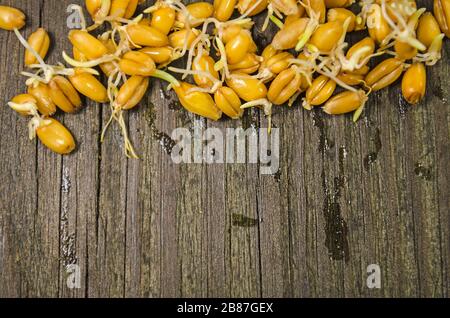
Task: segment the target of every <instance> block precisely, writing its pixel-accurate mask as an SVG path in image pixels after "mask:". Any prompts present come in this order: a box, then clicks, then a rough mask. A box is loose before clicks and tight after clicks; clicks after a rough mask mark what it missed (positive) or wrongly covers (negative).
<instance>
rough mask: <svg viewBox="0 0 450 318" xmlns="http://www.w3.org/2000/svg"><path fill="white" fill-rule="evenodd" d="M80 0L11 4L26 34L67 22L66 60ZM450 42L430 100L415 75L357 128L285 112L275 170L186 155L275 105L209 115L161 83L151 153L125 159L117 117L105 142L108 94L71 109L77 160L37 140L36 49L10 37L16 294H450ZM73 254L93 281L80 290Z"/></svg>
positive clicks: (61, 39) (8, 150)
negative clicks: (410, 96)
mask: <svg viewBox="0 0 450 318" xmlns="http://www.w3.org/2000/svg"><path fill="white" fill-rule="evenodd" d="M71 2H74V1H66V0H64V1H61V0H16V1H12V0H9V1H8V0H5V1H2V4H4V5H14V6H15V7H18V8H20V9H22V10H23V11H24V12H26V14H27V27H26V28H25V29H23V30H22V33H23V34H24V35H29V34H30V33H31V32H32V31H33V30H34V29H36V28H37V27H39V26H42V27H45V28H46V29H48V30H49V31H50V33H51V37H52V43H53V45H52V49H51V54H50V56H49V61H50V62H52V63H56V62H57V61H60V60H61V56H60V52H61V51H62V50H66V51H70V45H69V43H68V40H67V39H66V38H67V32H68V28H67V27H66V23H65V19H66V16H67V15H66V14H65V12H66V8H67V6H68V4H69V3H71ZM80 2H81V1H80ZM418 2H419V3H422V4H424V3H426V1H418ZM148 3H150V2H149V1H148ZM427 6H428V7H429V6H430V4H429V3H427ZM261 19H262V18H261V17H259V18H258V20H259V22H261ZM274 31H275V27H274V26H273V25H272V26H271V29H270V30H269V32H268V33H270V32H272V33H273V32H274ZM253 33H254V36H255V38H257V39H258V41H259V42H260V44H261V45H264V44H267V43H268V42H269V41H270V36H268V37H267V38H265V35H262V34H261V33H260V32H259V31H258V30H257V29H255V30H254V31H253ZM449 53H450V43H449V41H446V43H445V46H444V50H443V58H442V60H441V61H440V62H439V63H438V64H437V65H436V66H435V67H432V68H428V69H427V72H428V78H429V81H428V87H427V96H426V98H425V100H424V101H423V102H421V103H420V104H419V105H417V106H414V107H410V106H407V105H405V104H404V102H403V101H402V100H401V98H400V89H399V87H398V84H397V85H395V86H393V87H391V88H389V89H387V90H383V91H381V92H377V93H375V94H373V95H372V96H371V97H370V99H369V102H368V104H367V109H366V112H365V113H364V115H363V118H362V119H361V120H360V121H359V122H358V123H356V124H353V123H352V122H351V120H350V117H349V116H341V117H328V116H325V115H324V114H322V113H321V111H320V110H314V111H312V112H307V111H304V110H303V109H301V107H300V106H299V105H298V104H297V105H295V106H293V107H292V108H287V107H283V108H281V107H277V108H276V109H275V115H274V118H273V121H274V125H275V126H276V127H278V128H280V170H279V172H278V173H277V174H276V175H274V176H266V175H261V174H260V173H259V165H257V164H212V165H208V164H182V165H177V164H175V163H173V161H172V160H171V157H170V150H171V145H172V143H173V141H171V139H170V137H169V136H170V134H171V132H172V130H173V129H175V128H178V127H186V128H189V129H193V127H194V126H195V125H203V126H204V127H216V128H219V129H221V130H223V131H224V130H225V129H226V128H231V127H234V128H235V127H244V128H247V127H249V126H251V125H254V126H256V127H267V121H266V119H265V118H264V116H262V115H261V114H260V113H259V112H258V111H257V110H251V111H249V112H248V113H247V114H246V116H245V118H244V119H243V120H242V121H230V120H222V121H220V122H218V123H213V122H210V121H205V120H200V119H199V118H196V117H195V116H193V115H190V114H187V113H186V112H185V111H184V110H183V109H181V107H180V105H179V104H178V103H177V101H176V97H175V96H174V94H173V93H166V92H164V86H165V85H163V84H162V83H161V82H159V81H155V80H153V81H152V82H151V83H152V84H151V88H150V89H149V92H148V94H147V97H146V98H145V101H144V102H143V103H142V105H141V106H140V107H139V108H137V109H136V110H133V111H131V112H129V113H128V114H126V115H125V116H126V121H127V122H128V124H129V129H130V134H131V138H132V140H133V142H134V145H135V147H136V150H137V152H138V153H139V155H140V157H141V159H139V160H128V159H126V158H125V156H124V155H123V153H122V150H121V149H122V148H121V147H122V146H121V145H122V141H123V140H122V137H121V134H120V131H119V129H118V126H117V125H113V126H112V127H111V128H110V130H109V131H108V133H107V136H106V137H107V138H106V140H105V142H104V143H100V132H101V130H102V128H103V127H104V125H105V123H106V121H107V119H108V116H109V110H108V109H107V106H102V105H97V104H95V103H90V102H86V105H85V106H86V107H85V108H84V109H83V110H82V111H81V112H80V113H79V114H77V115H62V114H58V115H57V118H59V119H61V120H62V121H63V122H64V124H65V125H66V126H67V127H69V128H70V130H71V131H72V132H73V134H74V135H75V137H76V139H77V144H78V149H77V151H76V152H75V153H74V154H72V155H70V156H67V157H60V156H57V155H55V154H53V153H51V152H50V151H48V150H47V149H45V148H44V147H43V146H42V145H40V144H39V143H38V142H36V141H29V140H28V139H27V126H26V120H25V119H24V118H20V117H19V116H17V115H16V114H15V113H14V112H13V111H11V110H10V109H9V108H8V107H7V105H6V103H7V101H8V100H10V99H11V98H12V97H13V96H14V95H16V94H18V93H21V92H23V91H24V89H25V88H24V78H23V77H21V76H20V75H19V73H20V70H22V69H23V62H22V56H23V48H22V47H21V46H20V45H19V43H18V41H17V39H16V38H15V36H14V34H13V33H11V32H6V31H1V32H0V56H1V59H0V67H1V70H2V72H0V91H1V93H2V94H1V101H2V106H3V107H1V108H0V120H1V123H2V124H1V125H0V148H1V149H2V151H1V155H0V156H1V157H0V159H1V165H0V176H1V182H0V190H1V191H0V193H1V200H0V297H260V296H264V297H318V296H320V297H391V296H398V297H448V295H449V288H450V286H449V268H450V267H449V256H450V255H449V251H450V235H449V234H450V233H449V229H450V217H449V206H450V205H449V203H450V202H449V199H448V193H449V185H450V171H449V167H448V164H449V162H450V152H449V149H450V111H449V102H448V99H449V98H450V97H449V96H450V89H449V87H450V77H449V75H448V74H449V73H450V56H449ZM71 264H76V265H78V266H80V270H81V274H82V278H81V288H79V289H70V288H68V286H67V284H66V280H67V276H68V273H67V271H66V268H67V266H68V265H71ZM369 264H379V265H380V268H381V274H382V288H381V289H368V288H367V286H366V278H367V273H366V270H367V266H368V265H369Z"/></svg>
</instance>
